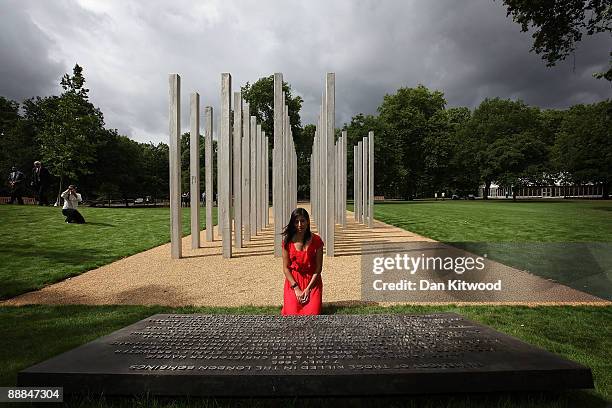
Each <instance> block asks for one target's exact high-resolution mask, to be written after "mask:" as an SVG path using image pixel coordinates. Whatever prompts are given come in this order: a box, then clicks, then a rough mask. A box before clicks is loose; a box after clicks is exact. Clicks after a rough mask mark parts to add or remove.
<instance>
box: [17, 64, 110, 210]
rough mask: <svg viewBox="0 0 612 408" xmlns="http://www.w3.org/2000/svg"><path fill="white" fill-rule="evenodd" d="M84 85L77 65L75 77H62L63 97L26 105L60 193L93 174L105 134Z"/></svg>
mask: <svg viewBox="0 0 612 408" xmlns="http://www.w3.org/2000/svg"><path fill="white" fill-rule="evenodd" d="M84 84H85V78H84V77H83V69H82V68H81V67H80V66H79V65H78V64H77V65H75V66H74V69H73V75H72V76H70V75H68V74H65V75H64V76H63V78H62V80H61V85H62V88H63V90H64V92H63V93H62V95H61V96H59V97H56V96H52V97H48V98H40V97H38V98H36V99H30V100H28V101H26V102H25V103H24V104H25V109H26V116H28V117H29V118H31V119H32V121H33V122H34V126H35V127H36V128H37V134H36V137H37V140H38V143H39V145H40V152H41V155H42V160H43V162H45V163H48V164H49V169H50V171H51V172H52V173H53V174H55V175H57V176H59V178H60V184H59V190H60V192H61V190H62V186H63V184H64V180H65V179H66V178H67V177H68V178H71V179H75V180H77V179H78V178H79V177H80V176H83V175H86V174H89V173H90V172H91V168H90V166H91V165H92V164H93V163H94V162H95V161H96V148H97V146H98V144H99V143H102V142H103V141H104V140H103V137H104V135H105V134H106V131H105V129H104V119H103V115H102V112H100V110H99V109H97V108H96V107H95V106H93V104H92V103H91V102H89V100H88V92H89V90H88V89H86V88H84ZM58 199H59V192H58Z"/></svg>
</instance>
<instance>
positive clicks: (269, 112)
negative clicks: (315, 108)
mask: <svg viewBox="0 0 612 408" xmlns="http://www.w3.org/2000/svg"><path fill="white" fill-rule="evenodd" d="M241 91H242V98H243V99H244V100H245V101H246V102H248V104H249V113H250V114H251V115H252V116H255V117H256V118H257V121H258V122H259V123H261V129H262V130H263V131H264V132H265V134H266V136H268V143H269V146H268V154H269V155H270V157H269V163H270V166H269V169H268V175H270V177H271V174H272V170H271V169H272V147H273V146H274V75H270V76H268V77H263V78H259V79H258V80H257V81H256V82H255V83H253V84H252V85H251V84H250V83H248V82H247V83H246V85H245V86H243V87H242V88H241ZM283 92H284V93H285V104H286V105H287V108H288V111H289V122H290V124H291V132H292V134H293V141H294V144H295V147H296V154H297V156H298V163H297V166H298V186H297V188H298V194H299V192H302V194H303V192H304V191H306V190H307V189H308V185H309V184H310V177H309V174H310V167H309V166H310V153H311V151H312V140H311V141H310V144H309V143H308V137H309V136H308V134H307V135H304V136H303V135H302V123H301V119H300V109H302V102H303V99H302V97H300V96H293V95H292V93H291V86H290V85H289V83H287V82H285V81H283ZM270 185H272V181H271V180H270ZM270 190H272V189H270ZM270 192H271V191H270Z"/></svg>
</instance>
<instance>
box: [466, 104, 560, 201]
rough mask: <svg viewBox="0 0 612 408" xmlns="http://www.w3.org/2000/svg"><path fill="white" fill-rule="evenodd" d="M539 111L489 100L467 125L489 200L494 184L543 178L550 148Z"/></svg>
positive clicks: (508, 185)
mask: <svg viewBox="0 0 612 408" xmlns="http://www.w3.org/2000/svg"><path fill="white" fill-rule="evenodd" d="M541 123H542V122H541V121H540V115H539V109H538V108H533V107H529V106H527V105H525V103H523V102H522V101H511V100H509V99H505V100H504V99H499V98H494V99H488V98H487V99H485V100H484V101H483V102H482V103H481V104H480V105H479V106H478V108H476V110H475V111H474V114H473V115H472V118H471V119H470V121H469V122H468V123H467V125H466V132H467V135H468V136H467V138H468V139H471V140H470V142H469V143H470V144H471V145H473V146H474V152H475V155H476V163H477V168H478V171H479V174H480V179H481V181H482V182H483V183H484V184H485V191H484V198H485V199H487V198H488V194H489V187H490V186H491V183H493V182H498V183H500V184H501V185H503V186H506V187H511V186H514V187H516V186H518V185H520V184H521V183H523V182H528V181H531V182H533V181H536V179H537V178H538V177H539V179H541V178H542V175H543V174H545V173H546V172H547V170H546V169H547V168H548V149H547V147H546V144H545V142H544V140H543V138H542V134H543V132H542V129H541V127H540V125H541Z"/></svg>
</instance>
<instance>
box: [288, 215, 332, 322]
mask: <svg viewBox="0 0 612 408" xmlns="http://www.w3.org/2000/svg"><path fill="white" fill-rule="evenodd" d="M322 268H323V240H322V239H321V237H319V236H318V235H317V234H313V233H312V232H310V217H309V216H308V211H306V210H305V209H303V208H296V209H295V210H293V212H292V213H291V219H290V220H289V224H287V226H286V227H285V229H284V230H283V272H284V273H285V288H284V291H283V310H282V311H281V314H282V315H283V316H287V315H318V314H321V305H322V300H323V282H322V281H321V269H322Z"/></svg>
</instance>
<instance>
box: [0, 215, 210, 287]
mask: <svg viewBox="0 0 612 408" xmlns="http://www.w3.org/2000/svg"><path fill="white" fill-rule="evenodd" d="M79 211H80V212H81V213H82V214H83V216H84V217H85V220H86V221H87V224H82V225H79V224H66V223H65V222H64V217H63V216H62V214H61V210H60V209H58V208H54V207H38V206H30V205H23V206H17V205H0V224H1V225H2V227H3V230H4V231H5V233H4V234H2V235H0V259H2V262H1V263H0V282H1V284H0V299H6V298H10V297H12V296H15V295H18V294H20V293H24V292H28V291H31V290H34V289H39V288H41V287H43V286H45V285H48V284H50V283H54V282H58V281H61V280H63V279H66V278H67V277H70V276H75V275H78V274H81V273H83V272H85V271H88V270H90V269H93V268H97V267H99V266H102V265H105V264H108V263H110V262H113V261H115V260H117V259H120V258H123V257H126V256H129V255H133V254H136V253H138V252H142V251H144V250H147V249H150V248H153V247H155V246H158V245H161V244H163V243H166V242H169V241H170V227H169V225H170V224H169V223H170V221H169V220H170V215H169V209H168V208H91V207H80V208H79ZM200 215H201V217H200V218H201V220H202V228H204V226H205V223H206V213H205V211H204V208H202V209H201V211H200ZM216 219H217V209H216V208H214V209H213V221H214V223H215V224H216ZM189 231H190V228H189V208H184V209H183V235H187V234H189Z"/></svg>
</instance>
